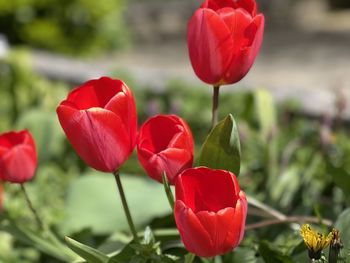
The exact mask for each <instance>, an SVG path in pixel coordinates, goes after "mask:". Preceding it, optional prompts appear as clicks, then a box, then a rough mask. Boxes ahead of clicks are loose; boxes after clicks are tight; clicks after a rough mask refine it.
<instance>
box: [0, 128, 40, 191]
mask: <svg viewBox="0 0 350 263" xmlns="http://www.w3.org/2000/svg"><path fill="white" fill-rule="evenodd" d="M37 163H38V158H37V154H36V149H35V143H34V140H33V137H32V135H31V134H30V133H29V131H27V130H23V131H20V132H15V131H11V132H7V133H3V134H1V135H0V180H2V181H6V182H11V183H19V184H22V183H24V182H26V181H29V180H30V179H32V178H33V176H34V174H35V170H36V167H37Z"/></svg>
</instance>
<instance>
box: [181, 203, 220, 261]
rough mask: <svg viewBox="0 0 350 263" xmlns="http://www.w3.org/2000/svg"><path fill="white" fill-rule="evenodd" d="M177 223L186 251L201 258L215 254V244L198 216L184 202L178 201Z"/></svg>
mask: <svg viewBox="0 0 350 263" xmlns="http://www.w3.org/2000/svg"><path fill="white" fill-rule="evenodd" d="M174 215H175V221H176V225H177V228H178V230H179V232H180V235H181V239H182V241H183V243H184V244H185V246H186V249H187V250H188V251H190V252H192V253H195V254H196V255H198V256H201V257H209V256H210V255H212V254H213V244H212V242H211V239H210V236H209V234H208V232H207V230H206V229H205V228H204V227H203V226H202V224H201V222H200V221H199V219H198V218H197V216H196V215H195V214H194V213H193V211H192V210H191V209H190V208H187V207H186V206H185V204H184V203H183V202H182V201H176V203H175V209H174Z"/></svg>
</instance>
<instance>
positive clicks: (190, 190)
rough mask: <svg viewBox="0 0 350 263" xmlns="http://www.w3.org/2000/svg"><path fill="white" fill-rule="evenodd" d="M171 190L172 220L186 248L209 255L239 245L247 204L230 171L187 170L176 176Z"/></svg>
mask: <svg viewBox="0 0 350 263" xmlns="http://www.w3.org/2000/svg"><path fill="white" fill-rule="evenodd" d="M175 190H176V202H175V210H174V214H175V221H176V225H177V228H178V229H179V232H180V235H181V239H182V241H183V243H184V245H185V247H186V249H187V250H188V251H190V252H192V253H194V254H196V255H198V256H200V257H213V256H216V255H221V254H224V253H227V252H229V251H230V250H232V249H234V248H235V247H237V246H238V245H239V243H240V242H241V241H242V239H243V236H244V229H245V220H246V215H247V208H248V204H247V199H246V196H245V193H244V192H243V191H241V190H240V187H239V184H238V182H237V179H236V176H235V175H234V174H233V173H231V172H229V171H224V170H212V169H209V168H206V167H199V168H191V169H187V170H185V171H184V172H182V173H181V174H180V175H179V176H178V178H177V181H176V185H175Z"/></svg>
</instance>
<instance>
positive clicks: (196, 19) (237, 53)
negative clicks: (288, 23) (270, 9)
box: [187, 0, 264, 86]
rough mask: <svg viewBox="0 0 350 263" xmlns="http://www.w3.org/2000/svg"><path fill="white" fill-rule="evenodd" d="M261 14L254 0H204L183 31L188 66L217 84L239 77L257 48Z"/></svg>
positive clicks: (252, 61) (261, 28) (231, 82)
mask: <svg viewBox="0 0 350 263" xmlns="http://www.w3.org/2000/svg"><path fill="white" fill-rule="evenodd" d="M263 33H264V16H263V15H262V14H257V6H256V2H255V0H206V1H205V2H204V3H203V4H202V6H201V7H200V8H199V9H198V10H197V11H196V12H195V13H194V15H193V16H192V18H191V20H190V22H189V24H188V32H187V43H188V49H189V55H190V59H191V63H192V67H193V69H194V71H195V73H196V75H197V76H198V78H200V79H201V80H202V81H204V82H206V83H208V84H212V85H215V86H220V85H224V84H233V83H236V82H238V81H240V80H241V79H242V78H243V77H244V76H245V75H246V74H247V73H248V71H249V69H250V68H251V66H252V65H253V63H254V60H255V58H256V56H257V54H258V52H259V49H260V46H261V43H262V39H263Z"/></svg>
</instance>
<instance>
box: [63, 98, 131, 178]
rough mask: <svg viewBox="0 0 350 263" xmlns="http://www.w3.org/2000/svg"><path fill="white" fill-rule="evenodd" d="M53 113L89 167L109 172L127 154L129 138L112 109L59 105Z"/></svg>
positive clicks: (128, 152)
mask: <svg viewBox="0 0 350 263" xmlns="http://www.w3.org/2000/svg"><path fill="white" fill-rule="evenodd" d="M57 114H58V117H59V120H60V123H61V126H62V128H63V130H64V131H65V133H66V135H67V137H68V139H69V141H70V143H71V144H72V146H73V148H74V149H75V150H76V152H77V153H78V154H79V156H80V157H81V158H82V159H83V160H84V161H85V162H86V163H87V164H89V165H90V166H92V167H93V168H95V169H97V170H100V171H104V172H113V171H115V170H116V169H118V168H119V166H120V165H121V164H122V163H123V162H124V161H125V160H126V159H127V158H128V157H129V155H130V154H131V150H130V149H132V148H130V147H129V145H130V138H129V136H128V135H127V133H126V131H125V128H124V125H123V122H122V120H121V119H120V118H119V117H118V116H117V115H116V114H114V113H113V112H111V111H108V110H104V109H101V108H91V109H88V110H80V111H79V110H76V109H74V108H71V107H68V106H65V105H60V106H59V107H58V108H57ZM116 147H118V148H116Z"/></svg>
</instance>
